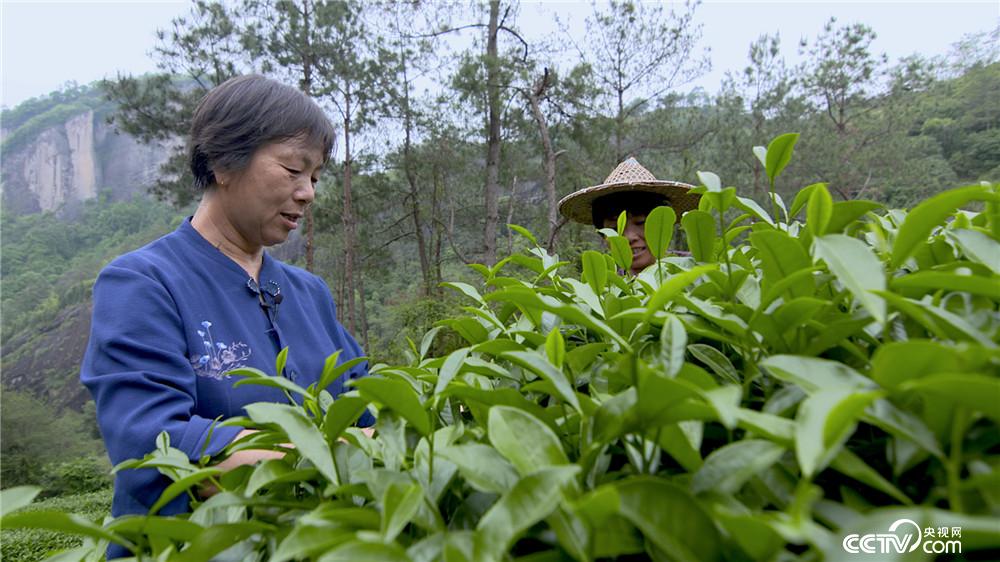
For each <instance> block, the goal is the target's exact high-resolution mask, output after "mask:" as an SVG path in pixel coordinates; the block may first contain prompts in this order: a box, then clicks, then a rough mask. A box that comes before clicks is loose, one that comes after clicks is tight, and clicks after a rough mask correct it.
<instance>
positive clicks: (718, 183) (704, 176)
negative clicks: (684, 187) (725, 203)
mask: <svg viewBox="0 0 1000 562" xmlns="http://www.w3.org/2000/svg"><path fill="white" fill-rule="evenodd" d="M697 175H698V181H700V182H701V185H704V186H705V187H706V188H707V189H708V191H709V192H710V193H711V192H718V191H722V180H720V179H719V176H718V175H716V174H714V173H712V172H701V171H699V172H697Z"/></svg>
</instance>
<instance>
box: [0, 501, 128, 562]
mask: <svg viewBox="0 0 1000 562" xmlns="http://www.w3.org/2000/svg"><path fill="white" fill-rule="evenodd" d="M6 498H7V495H6V493H5V494H4V500H6ZM4 504H6V501H5V502H4ZM3 510H4V513H6V512H7V511H8V509H7V506H6V505H4V506H3ZM46 511H60V512H64V513H75V514H77V516H79V517H81V518H83V519H86V520H92V521H93V520H96V521H103V520H104V518H105V517H107V516H108V515H110V513H111V488H107V487H106V488H105V489H103V490H101V491H97V492H90V493H86V494H78V495H72V496H61V497H57V498H49V499H46V500H42V501H39V502H37V503H35V504H32V505H29V506H25V507H24V508H22V509H21V510H19V511H18V513H37V512H46ZM83 543H84V539H83V538H81V537H80V536H79V535H78V534H73V533H71V532H58V531H50V530H46V529H43V528H24V529H11V528H7V525H6V524H4V525H3V529H0V560H3V561H4V562H37V561H38V560H43V559H45V558H46V557H47V556H48V555H50V554H52V553H55V552H58V551H61V550H65V549H70V548H78V547H80V546H81V545H83Z"/></svg>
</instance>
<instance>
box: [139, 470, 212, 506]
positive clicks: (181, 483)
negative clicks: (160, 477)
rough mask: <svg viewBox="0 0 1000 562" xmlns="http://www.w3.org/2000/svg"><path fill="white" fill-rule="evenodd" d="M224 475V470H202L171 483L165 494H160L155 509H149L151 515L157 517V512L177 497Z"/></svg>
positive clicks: (164, 491)
mask: <svg viewBox="0 0 1000 562" xmlns="http://www.w3.org/2000/svg"><path fill="white" fill-rule="evenodd" d="M221 473H222V470H220V469H218V468H202V469H200V470H198V471H196V472H193V473H191V474H188V475H186V476H185V477H184V478H181V479H180V480H176V481H174V482H171V483H170V485H169V486H167V488H166V489H165V490H163V493H161V494H160V497H159V499H157V500H156V503H154V504H153V507H150V508H149V514H150V515H155V514H156V512H158V511H160V509H161V508H163V506H165V505H167V504H168V503H170V501H171V500H173V499H174V498H176V497H177V496H179V495H181V494H183V493H184V492H186V491H188V490H190V489H191V487H192V486H195V485H196V484H199V483H201V482H204V481H205V480H208V479H209V478H210V477H212V476H217V475H219V474H221Z"/></svg>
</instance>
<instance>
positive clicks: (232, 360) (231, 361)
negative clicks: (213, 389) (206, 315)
mask: <svg viewBox="0 0 1000 562" xmlns="http://www.w3.org/2000/svg"><path fill="white" fill-rule="evenodd" d="M201 326H202V327H203V328H205V330H204V331H202V330H198V336H199V337H201V338H202V341H201V344H202V346H203V347H204V348H205V353H203V354H201V355H192V356H191V359H190V361H191V367H193V368H194V372H195V374H197V375H198V376H201V377H208V378H212V379H221V378H223V377H224V376H225V374H226V371H231V370H233V369H238V368H240V367H243V366H245V365H246V360H247V358H249V357H250V353H251V350H250V347H249V346H248V345H247V344H245V343H243V342H236V341H234V342H232V343H230V344H228V345H227V344H224V343H222V342H216V341H214V340H213V338H212V330H211V328H212V323H211V322H209V321H208V320H205V321H203V322H202V323H201Z"/></svg>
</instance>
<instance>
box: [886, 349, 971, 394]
mask: <svg viewBox="0 0 1000 562" xmlns="http://www.w3.org/2000/svg"><path fill="white" fill-rule="evenodd" d="M961 365H962V359H961V356H960V355H959V353H958V352H957V351H955V350H953V349H952V348H950V347H948V346H946V345H944V344H942V343H939V342H935V341H931V340H910V341H902V342H889V343H887V344H885V345H883V346H881V347H879V348H878V349H876V350H875V353H874V354H873V355H872V378H873V379H874V380H875V382H877V383H879V384H880V385H882V386H883V387H884V388H889V389H895V388H897V387H898V386H899V385H901V384H903V383H905V382H908V381H913V380H916V379H919V378H922V377H924V376H926V375H931V374H935V373H943V372H949V371H951V372H956V371H959V370H960V369H961Z"/></svg>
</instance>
